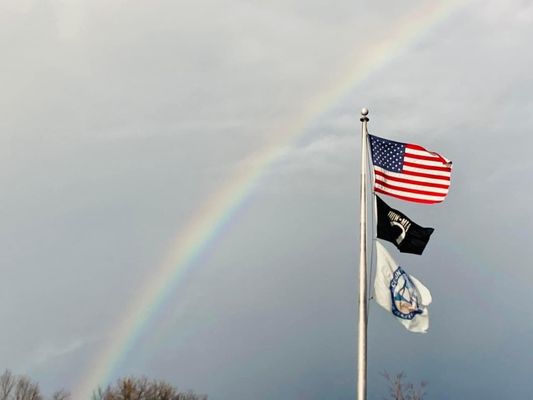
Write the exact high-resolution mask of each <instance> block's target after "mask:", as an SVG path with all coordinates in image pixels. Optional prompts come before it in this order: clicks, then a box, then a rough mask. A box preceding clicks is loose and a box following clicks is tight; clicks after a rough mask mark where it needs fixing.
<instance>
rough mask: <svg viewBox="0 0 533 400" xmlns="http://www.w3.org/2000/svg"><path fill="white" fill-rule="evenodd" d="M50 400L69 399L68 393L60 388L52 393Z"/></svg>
mask: <svg viewBox="0 0 533 400" xmlns="http://www.w3.org/2000/svg"><path fill="white" fill-rule="evenodd" d="M52 400H70V393H69V392H67V391H65V390H63V389H61V390H58V391H57V392H54V394H52Z"/></svg>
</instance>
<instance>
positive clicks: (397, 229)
mask: <svg viewBox="0 0 533 400" xmlns="http://www.w3.org/2000/svg"><path fill="white" fill-rule="evenodd" d="M376 200H377V209H378V238H380V239H383V240H388V241H389V242H392V243H394V245H395V246H396V247H397V248H398V250H400V251H401V252H402V253H412V254H422V252H423V251H424V248H425V247H426V244H427V243H428V241H429V237H430V236H431V234H432V233H433V231H434V229H433V228H423V227H421V226H420V225H418V224H416V223H414V222H413V221H411V220H410V219H409V218H408V217H407V216H406V215H405V214H402V213H401V212H400V211H398V210H395V209H394V208H390V207H389V206H388V205H387V203H385V202H384V201H383V200H381V199H380V198H379V196H376Z"/></svg>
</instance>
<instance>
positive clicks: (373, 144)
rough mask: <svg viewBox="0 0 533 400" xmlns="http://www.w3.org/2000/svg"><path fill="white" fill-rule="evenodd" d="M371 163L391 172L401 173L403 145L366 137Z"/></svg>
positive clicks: (371, 136) (370, 136)
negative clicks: (368, 139) (368, 140)
mask: <svg viewBox="0 0 533 400" xmlns="http://www.w3.org/2000/svg"><path fill="white" fill-rule="evenodd" d="M368 137H369V138H370V149H371V152H372V163H373V164H374V165H375V166H377V167H381V168H384V169H386V170H388V171H391V172H402V168H403V157H404V154H405V144H404V143H399V142H394V141H392V140H387V139H382V138H380V137H377V136H373V135H368Z"/></svg>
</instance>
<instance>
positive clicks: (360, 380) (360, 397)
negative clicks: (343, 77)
mask: <svg viewBox="0 0 533 400" xmlns="http://www.w3.org/2000/svg"><path fill="white" fill-rule="evenodd" d="M367 115H368V109H366V108H363V109H362V110H361V188H360V189H361V199H360V203H361V217H360V244H359V323H358V340H357V400H366V334H367V312H368V308H367V303H368V297H367V287H366V286H367V283H366V168H367V161H366V157H367V149H366V147H367V126H366V125H367V122H368V118H367Z"/></svg>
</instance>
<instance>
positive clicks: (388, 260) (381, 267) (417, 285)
mask: <svg viewBox="0 0 533 400" xmlns="http://www.w3.org/2000/svg"><path fill="white" fill-rule="evenodd" d="M376 250H377V253H376V254H377V257H376V278H375V280H374V298H375V299H376V302H377V303H378V304H379V305H380V306H381V307H383V308H384V309H385V310H387V311H389V312H391V313H392V314H393V315H394V316H395V317H396V318H398V321H399V322H400V323H401V324H402V325H403V326H405V327H406V328H407V329H408V330H410V331H411V332H427V330H428V328H429V314H428V305H429V304H430V303H431V293H429V290H428V289H427V288H426V287H425V286H424V285H423V284H422V283H421V282H420V281H419V280H418V279H416V278H415V277H414V276H412V275H409V274H407V273H406V272H405V271H404V270H403V268H402V267H400V266H399V265H398V264H397V263H396V261H394V259H393V258H392V257H391V255H390V254H389V253H388V251H387V250H386V249H385V247H383V245H382V244H381V243H380V242H379V241H376Z"/></svg>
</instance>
